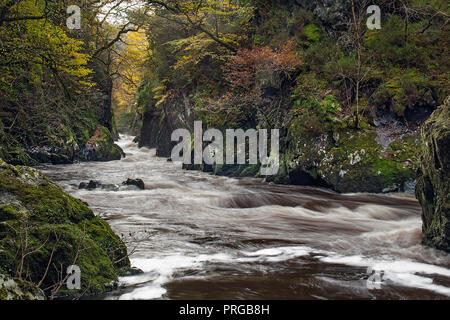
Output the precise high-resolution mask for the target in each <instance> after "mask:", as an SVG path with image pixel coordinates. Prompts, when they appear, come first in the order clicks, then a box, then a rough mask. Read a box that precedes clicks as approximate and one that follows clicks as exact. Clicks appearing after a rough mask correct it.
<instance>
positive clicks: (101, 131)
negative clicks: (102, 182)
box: [77, 125, 125, 161]
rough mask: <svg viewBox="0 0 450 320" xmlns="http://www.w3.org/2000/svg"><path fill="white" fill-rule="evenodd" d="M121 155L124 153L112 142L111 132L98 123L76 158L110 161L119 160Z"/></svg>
mask: <svg viewBox="0 0 450 320" xmlns="http://www.w3.org/2000/svg"><path fill="white" fill-rule="evenodd" d="M123 156H125V154H124V152H123V150H122V149H121V148H120V147H119V146H118V145H116V144H115V143H114V139H113V136H112V134H111V132H110V131H109V130H108V129H107V128H105V127H103V126H100V125H99V126H98V127H97V130H96V131H95V133H94V135H93V136H92V137H91V138H90V139H89V141H88V142H87V143H86V144H85V145H84V146H83V147H82V148H81V149H80V151H79V152H78V155H77V158H79V159H80V160H85V161H112V160H120V159H121V158H122V157H123Z"/></svg>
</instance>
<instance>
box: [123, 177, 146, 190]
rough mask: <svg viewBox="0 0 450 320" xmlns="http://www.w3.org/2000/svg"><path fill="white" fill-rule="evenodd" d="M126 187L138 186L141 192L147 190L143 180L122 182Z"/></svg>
mask: <svg viewBox="0 0 450 320" xmlns="http://www.w3.org/2000/svg"><path fill="white" fill-rule="evenodd" d="M122 184H123V185H124V186H136V187H138V188H139V189H141V190H144V189H145V184H144V181H142V180H141V179H129V178H128V179H127V181H124V182H122Z"/></svg>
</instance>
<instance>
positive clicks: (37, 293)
mask: <svg viewBox="0 0 450 320" xmlns="http://www.w3.org/2000/svg"><path fill="white" fill-rule="evenodd" d="M45 298H46V297H45V294H44V292H43V291H42V290H41V289H39V288H38V287H37V286H36V285H35V284H33V283H31V282H28V281H24V280H21V279H13V278H11V277H8V276H7V275H4V274H0V300H45Z"/></svg>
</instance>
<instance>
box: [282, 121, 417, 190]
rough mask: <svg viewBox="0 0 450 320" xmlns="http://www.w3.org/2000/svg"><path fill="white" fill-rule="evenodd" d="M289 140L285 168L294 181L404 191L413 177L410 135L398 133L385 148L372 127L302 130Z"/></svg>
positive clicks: (413, 161)
mask: <svg viewBox="0 0 450 320" xmlns="http://www.w3.org/2000/svg"><path fill="white" fill-rule="evenodd" d="M290 141H292V143H291V145H290V147H289V151H288V152H289V156H288V159H289V160H288V161H289V162H288V172H289V175H290V178H291V182H292V183H294V184H304V185H318V186H325V187H329V188H331V189H333V190H335V191H338V192H373V193H380V192H390V191H404V190H405V189H406V185H407V183H408V182H410V181H413V180H414V178H415V165H416V162H415V160H414V155H415V153H416V150H415V148H414V145H415V142H414V139H413V138H411V139H407V138H406V136H405V137H402V138H401V139H399V140H398V142H397V144H398V146H397V145H395V144H394V146H391V147H390V148H388V149H387V150H385V149H384V147H383V146H382V145H380V144H378V143H377V141H376V131H375V130H374V129H366V130H351V129H346V130H341V131H340V132H339V131H338V132H334V133H323V134H320V135H314V134H310V135H308V134H303V135H298V136H297V138H294V137H291V138H290ZM407 147H409V148H410V149H411V150H409V151H405V150H408V148H407Z"/></svg>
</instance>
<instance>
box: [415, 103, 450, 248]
mask: <svg viewBox="0 0 450 320" xmlns="http://www.w3.org/2000/svg"><path fill="white" fill-rule="evenodd" d="M421 139H422V158H421V161H420V169H419V171H418V178H417V185H416V197H417V199H418V200H419V202H420V204H421V205H422V221H423V226H422V231H423V243H424V244H425V245H429V246H432V247H435V248H438V249H442V250H445V251H447V252H450V184H449V181H450V97H449V98H447V100H446V102H445V103H444V105H442V106H441V107H439V108H438V109H436V111H434V113H433V114H432V115H431V117H430V119H428V121H426V122H425V124H424V125H423V127H422V132H421Z"/></svg>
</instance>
